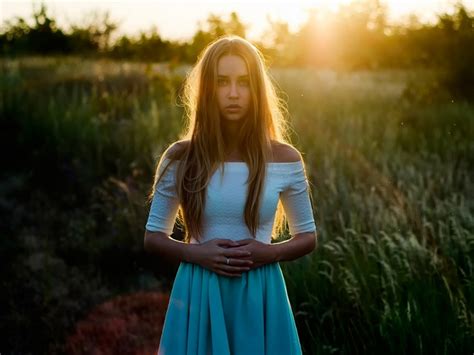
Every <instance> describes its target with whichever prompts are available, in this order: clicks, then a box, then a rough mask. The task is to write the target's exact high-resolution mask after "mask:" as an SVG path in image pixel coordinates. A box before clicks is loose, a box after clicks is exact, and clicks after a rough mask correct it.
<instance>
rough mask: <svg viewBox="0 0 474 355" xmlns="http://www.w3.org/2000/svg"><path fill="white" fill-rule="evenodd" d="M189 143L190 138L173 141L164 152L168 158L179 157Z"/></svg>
mask: <svg viewBox="0 0 474 355" xmlns="http://www.w3.org/2000/svg"><path fill="white" fill-rule="evenodd" d="M188 145H189V139H183V140H179V141H176V142H173V143H171V144H170V145H169V146H168V148H166V150H165V152H164V153H163V154H164V156H165V158H167V159H179V158H180V157H181V155H182V154H183V153H184V152H185V150H186V148H187V146H188Z"/></svg>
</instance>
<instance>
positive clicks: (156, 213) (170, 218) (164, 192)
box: [145, 158, 179, 235]
mask: <svg viewBox="0 0 474 355" xmlns="http://www.w3.org/2000/svg"><path fill="white" fill-rule="evenodd" d="M168 162H169V160H167V159H166V158H165V159H164V161H163V163H162V164H161V165H160V167H159V172H160V174H161V172H162V171H163V170H164V167H165V166H166V165H168ZM175 171H176V163H172V164H171V165H170V166H169V167H168V169H167V170H166V172H165V174H164V175H163V177H162V178H161V180H160V181H159V182H158V184H157V185H156V186H155V193H154V195H153V199H152V202H151V206H150V212H149V215H148V220H147V223H146V226H145V228H146V229H147V230H149V231H150V232H158V231H159V232H164V233H166V234H167V235H171V233H173V227H174V223H175V220H176V215H177V213H178V208H179V199H178V195H177V190H176V184H175Z"/></svg>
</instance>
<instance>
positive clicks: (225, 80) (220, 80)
mask: <svg viewBox="0 0 474 355" xmlns="http://www.w3.org/2000/svg"><path fill="white" fill-rule="evenodd" d="M217 83H218V84H219V85H222V84H227V79H218V80H217Z"/></svg>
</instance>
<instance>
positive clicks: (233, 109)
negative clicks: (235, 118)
mask: <svg viewBox="0 0 474 355" xmlns="http://www.w3.org/2000/svg"><path fill="white" fill-rule="evenodd" d="M241 109H242V107H240V106H227V107H226V110H227V111H230V112H237V111H240V110H241Z"/></svg>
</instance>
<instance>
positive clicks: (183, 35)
mask: <svg viewBox="0 0 474 355" xmlns="http://www.w3.org/2000/svg"><path fill="white" fill-rule="evenodd" d="M43 2H44V3H45V4H46V6H47V8H48V10H49V13H50V14H52V15H53V17H54V18H55V19H57V21H58V25H59V26H60V27H63V26H64V27H65V28H67V27H68V26H69V24H70V23H78V22H80V21H81V20H83V19H84V17H85V16H86V15H87V14H90V13H91V12H92V11H94V10H98V11H100V12H104V11H107V10H109V11H110V15H111V19H113V20H116V21H117V22H119V29H118V31H117V32H119V33H121V34H122V33H124V34H131V35H133V34H137V33H139V32H140V31H147V30H149V29H150V28H152V27H153V26H155V27H156V28H157V29H158V32H159V33H160V34H161V35H162V36H163V37H164V38H169V39H188V38H190V37H191V36H192V35H193V34H194V32H195V31H196V29H197V26H198V23H203V22H205V21H206V19H207V17H208V16H209V14H211V13H212V14H215V15H218V16H222V17H223V18H227V16H228V15H229V14H230V13H231V12H232V11H235V12H237V13H238V15H239V17H240V19H241V21H242V22H243V23H244V24H245V25H247V26H248V31H247V34H248V37H249V38H259V37H260V36H261V35H262V34H263V33H264V31H265V30H266V29H268V28H269V22H268V19H271V20H273V21H276V20H277V21H283V22H287V23H288V25H289V28H290V30H291V31H297V30H298V28H299V27H300V26H301V24H302V23H304V22H305V21H306V20H307V18H308V11H309V10H310V9H316V10H317V12H318V14H319V17H318V18H319V19H320V20H321V22H324V20H325V19H326V18H327V16H325V14H328V13H335V12H337V10H338V9H339V7H340V6H344V5H347V4H350V3H351V2H353V1H351V0H293V1H288V0H286V1H281V0H274V1H268V0H267V1H262V0H260V1H259V0H241V1H239V2H235V3H231V2H223V1H217V0H201V1H191V0H176V1H170V0H167V1H164V0H155V1H152V0H136V1H132V0H122V1H116V0H102V1H95V2H92V1H88V0H84V1H80V0H43ZM40 3H41V2H40V1H39V0H27V1H25V0H16V1H12V0H4V1H2V2H1V5H0V6H1V7H0V23H1V24H2V25H3V23H4V21H5V20H12V19H13V18H14V17H16V16H21V17H23V18H26V19H28V20H30V19H31V14H32V9H33V5H34V6H35V8H38V7H39V4H40ZM381 3H382V4H385V5H386V6H387V11H388V21H389V22H392V23H393V22H402V21H403V20H405V19H406V18H407V16H408V15H409V14H416V15H417V16H418V17H419V19H420V21H422V22H430V21H433V20H434V19H435V16H436V14H437V13H440V12H450V11H451V10H452V8H453V6H454V4H455V2H454V1H452V0H417V1H413V0H381ZM463 4H464V5H465V7H466V8H467V9H469V10H473V9H474V0H465V1H463ZM178 19H179V20H178ZM321 25H323V24H321Z"/></svg>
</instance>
